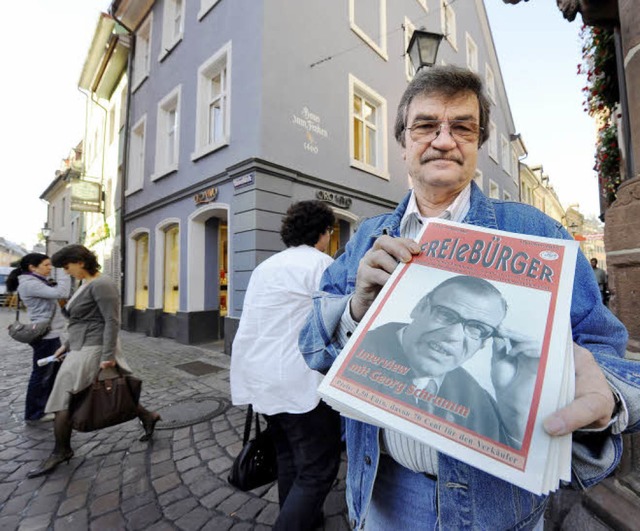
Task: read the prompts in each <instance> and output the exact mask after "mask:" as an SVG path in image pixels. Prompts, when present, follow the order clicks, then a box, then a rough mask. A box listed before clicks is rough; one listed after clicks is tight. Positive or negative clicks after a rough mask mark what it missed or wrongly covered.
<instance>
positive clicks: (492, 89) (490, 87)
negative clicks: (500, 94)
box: [485, 65, 496, 103]
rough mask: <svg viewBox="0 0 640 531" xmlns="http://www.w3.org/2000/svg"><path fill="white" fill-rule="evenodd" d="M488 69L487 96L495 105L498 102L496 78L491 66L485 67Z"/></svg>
mask: <svg viewBox="0 0 640 531" xmlns="http://www.w3.org/2000/svg"><path fill="white" fill-rule="evenodd" d="M485 68H486V79H485V81H486V85H487V94H488V95H489V97H490V98H491V99H492V100H493V102H494V103H495V101H496V78H495V76H494V75H493V70H492V69H491V67H490V66H489V65H485Z"/></svg>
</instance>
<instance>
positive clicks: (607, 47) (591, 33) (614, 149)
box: [578, 26, 621, 204]
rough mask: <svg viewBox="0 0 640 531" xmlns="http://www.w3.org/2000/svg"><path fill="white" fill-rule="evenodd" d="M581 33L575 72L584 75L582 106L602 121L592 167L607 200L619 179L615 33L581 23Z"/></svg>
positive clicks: (611, 195) (608, 200) (618, 95)
mask: <svg viewBox="0 0 640 531" xmlns="http://www.w3.org/2000/svg"><path fill="white" fill-rule="evenodd" d="M580 37H581V38H582V41H583V46H582V58H583V63H582V64H580V65H578V74H584V75H585V76H586V85H585V86H584V87H583V88H582V92H583V94H584V96H585V100H584V102H583V107H584V110H585V112H587V113H589V115H590V116H594V117H596V118H597V119H598V120H599V121H600V122H602V124H603V125H602V126H601V127H600V129H599V131H598V139H597V141H596V154H595V165H594V167H593V169H594V170H595V171H596V172H597V173H598V182H599V184H600V193H601V195H602V197H603V198H604V199H605V200H606V203H607V204H610V203H611V202H613V201H614V200H615V198H616V191H617V189H618V186H620V182H621V177H620V161H621V156H620V149H619V146H618V129H617V127H616V124H615V121H614V120H613V117H614V116H615V113H616V107H617V105H618V103H619V101H620V93H619V87H618V75H617V69H616V51H615V42H614V34H613V30H610V29H605V28H598V27H591V26H583V27H582V30H581V32H580ZM618 117H619V115H618Z"/></svg>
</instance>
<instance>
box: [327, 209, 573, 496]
mask: <svg viewBox="0 0 640 531" xmlns="http://www.w3.org/2000/svg"><path fill="white" fill-rule="evenodd" d="M417 241H418V243H419V244H420V246H421V252H420V254H418V255H417V256H415V257H414V258H413V260H412V261H411V262H409V263H407V264H400V265H398V267H397V268H396V270H395V271H394V273H393V274H392V275H391V277H390V279H389V280H388V281H387V283H386V284H385V286H384V287H383V289H382V290H381V292H380V294H379V295H378V297H377V298H376V300H375V301H374V303H373V305H372V306H371V307H370V309H369V310H368V312H367V313H366V315H365V316H364V318H363V319H362V321H361V323H360V324H359V325H358V327H357V329H356V331H355V333H354V334H353V335H352V337H351V338H350V340H349V341H348V343H347V344H346V345H345V347H344V349H343V351H342V352H341V354H340V355H339V356H338V358H337V359H336V361H335V362H334V364H333V366H332V367H331V370H330V371H329V373H328V374H327V375H326V377H325V378H324V380H323V381H322V383H321V385H320V387H319V389H318V391H319V393H320V395H321V396H322V398H323V399H324V400H325V401H326V402H327V403H328V404H329V405H330V406H332V407H333V408H335V409H337V410H338V411H340V412H341V413H342V414H343V415H345V416H348V417H352V418H355V419H358V420H361V421H363V422H367V423H370V424H373V425H377V426H380V427H382V428H385V429H390V430H395V431H397V432H400V433H402V434H404V435H405V436H408V437H411V438H413V439H416V440H417V441H420V442H421V443H424V444H427V445H430V446H432V447H433V448H435V449H436V450H438V451H439V452H442V453H444V454H447V455H450V456H452V457H454V458H456V459H459V460H460V461H463V462H465V463H468V464H469V465H472V466H474V467H476V468H479V469H481V470H484V471H486V472H488V473H490V474H493V475H495V476H496V477H499V478H501V479H504V480H506V481H509V482H511V483H513V484H514V485H517V486H519V487H522V488H524V489H527V490H529V491H531V492H532V493H535V494H545V493H548V492H550V491H553V490H556V489H557V488H558V485H559V482H560V481H561V480H562V481H570V479H571V469H570V464H571V436H570V435H567V436H564V437H550V436H549V435H547V433H546V432H545V431H544V429H543V426H542V422H543V420H544V419H545V418H546V417H547V416H548V415H550V414H551V413H553V412H555V411H557V410H558V409H559V408H561V407H563V406H564V405H566V404H568V403H569V402H570V401H571V400H572V399H573V396H574V377H575V374H574V366H573V342H572V335H571V326H570V308H571V295H572V288H573V277H574V272H575V262H576V256H577V249H578V244H577V243H576V242H575V241H571V240H559V239H551V238H542V237H536V236H525V235H520V234H514V233H509V232H504V231H498V230H491V229H483V228H479V227H474V226H470V225H463V224H460V223H454V222H450V221H445V220H433V221H429V222H428V223H426V224H425V227H424V229H423V232H422V233H421V235H420V236H419V237H418V238H417Z"/></svg>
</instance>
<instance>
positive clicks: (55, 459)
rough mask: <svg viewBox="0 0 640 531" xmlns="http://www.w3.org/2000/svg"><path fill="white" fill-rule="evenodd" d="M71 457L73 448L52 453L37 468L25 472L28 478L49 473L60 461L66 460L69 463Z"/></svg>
mask: <svg viewBox="0 0 640 531" xmlns="http://www.w3.org/2000/svg"><path fill="white" fill-rule="evenodd" d="M72 457H73V450H67V451H66V452H63V453H61V454H56V453H53V454H51V455H50V456H49V457H47V458H46V459H45V460H44V461H43V462H42V463H40V466H39V467H38V468H34V469H33V470H30V471H29V472H28V473H27V477H28V478H37V477H38V476H44V475H45V474H49V473H50V472H53V471H54V470H55V469H56V468H57V467H58V465H59V464H60V463H62V462H64V461H66V462H67V463H69V461H70V460H71V458H72Z"/></svg>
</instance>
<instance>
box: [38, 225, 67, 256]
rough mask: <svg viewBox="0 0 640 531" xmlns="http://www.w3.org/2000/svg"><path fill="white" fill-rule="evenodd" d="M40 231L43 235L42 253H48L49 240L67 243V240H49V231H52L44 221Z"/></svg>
mask: <svg viewBox="0 0 640 531" xmlns="http://www.w3.org/2000/svg"><path fill="white" fill-rule="evenodd" d="M40 232H41V233H42V236H43V237H44V254H46V255H48V254H49V242H55V243H63V244H64V245H67V244H68V243H69V242H68V241H67V240H51V239H49V238H50V236H51V233H52V232H53V231H52V229H51V227H49V223H47V222H46V221H45V222H44V227H42V228H41V229H40Z"/></svg>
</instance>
